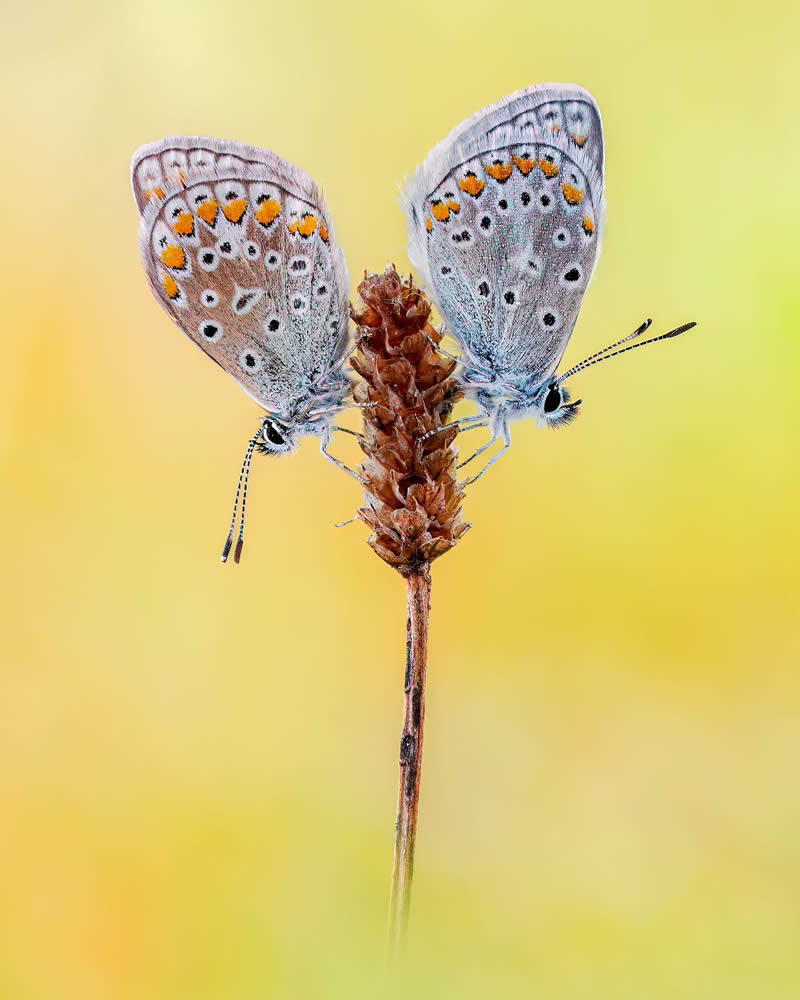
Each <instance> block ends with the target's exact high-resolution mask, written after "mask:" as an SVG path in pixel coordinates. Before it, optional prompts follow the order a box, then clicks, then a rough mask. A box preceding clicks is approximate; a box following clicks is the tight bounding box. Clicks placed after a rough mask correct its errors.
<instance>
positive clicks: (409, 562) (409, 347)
mask: <svg viewBox="0 0 800 1000" xmlns="http://www.w3.org/2000/svg"><path fill="white" fill-rule="evenodd" d="M358 293H359V295H360V296H361V300H362V301H363V303H364V309H363V311H362V312H360V313H358V312H354V313H353V318H354V320H355V321H356V323H358V341H357V349H356V353H355V354H354V355H353V357H352V359H351V363H352V366H353V368H354V369H355V371H356V372H357V373H358V374H359V375H360V376H361V378H362V379H363V381H362V382H359V384H358V385H357V386H356V389H355V397H356V399H357V401H358V402H361V403H367V402H369V403H377V404H378V405H377V406H375V407H371V408H369V409H365V410H364V411H363V412H364V430H363V442H362V448H363V450H364V454H365V455H366V458H365V460H364V463H363V465H362V466H361V476H362V478H363V481H364V494H365V504H364V506H363V507H362V508H361V509H360V510H359V512H358V516H359V517H360V518H361V520H362V521H364V522H365V523H366V524H368V525H369V527H370V528H372V531H373V533H372V535H370V537H369V539H368V542H369V544H370V545H371V546H372V548H373V549H374V550H375V551H376V552H377V554H378V555H379V556H380V557H381V559H383V560H385V561H386V562H387V563H389V565H390V566H394V567H395V569H397V570H398V572H400V573H402V574H403V575H407V574H408V573H410V572H413V571H415V570H417V569H419V568H420V567H421V566H422V565H423V564H425V563H430V562H432V561H433V560H434V559H436V558H437V557H438V556H441V555H444V553H445V552H448V551H449V550H450V549H452V548H453V546H454V545H455V544H456V543H457V542H458V540H459V539H460V538H461V536H462V535H463V534H464V533H465V532H466V531H467V530H468V529H469V527H470V526H469V524H466V523H465V522H464V521H463V520H462V513H461V502H462V500H463V498H464V494H463V491H462V490H461V488H460V487H459V485H458V479H457V476H456V461H457V457H458V452H457V451H456V449H455V447H454V446H453V442H454V440H455V437H456V434H457V433H458V432H457V430H455V429H454V430H449V431H445V432H443V433H441V434H435V435H433V436H432V437H429V438H427V439H426V440H424V441H423V440H422V438H423V437H424V436H425V435H426V434H427V433H428V432H429V431H432V430H436V429H437V428H439V427H443V426H444V425H445V424H446V423H447V421H448V418H449V416H450V412H451V411H452V409H453V405H454V404H455V403H456V401H457V400H458V398H459V393H460V389H459V384H458V380H457V379H456V378H454V377H453V370H454V368H455V366H456V363H455V362H454V361H452V360H450V359H448V358H445V357H443V356H442V355H440V354H439V353H438V351H436V350H435V348H434V347H433V346H432V344H431V341H433V343H434V344H438V342H439V340H440V339H441V335H440V334H439V332H438V331H437V330H436V329H435V328H434V327H433V326H432V325H431V324H430V323H429V322H428V318H429V316H430V311H431V307H430V305H429V304H428V302H427V300H426V299H425V296H424V295H423V294H422V292H421V291H420V289H419V288H416V287H415V286H414V284H413V281H412V280H411V279H409V280H407V281H402V280H401V278H400V275H399V274H398V273H397V271H396V270H395V269H394V267H388V268H387V269H386V271H385V272H384V273H383V274H380V275H377V274H374V275H370V276H365V278H364V280H363V281H362V282H361V285H360V286H359V289H358Z"/></svg>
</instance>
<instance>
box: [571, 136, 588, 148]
mask: <svg viewBox="0 0 800 1000" xmlns="http://www.w3.org/2000/svg"><path fill="white" fill-rule="evenodd" d="M571 138H572V141H573V142H574V143H575V145H576V146H585V145H586V140H587V139H588V138H589V136H588V135H573V136H572V137H571Z"/></svg>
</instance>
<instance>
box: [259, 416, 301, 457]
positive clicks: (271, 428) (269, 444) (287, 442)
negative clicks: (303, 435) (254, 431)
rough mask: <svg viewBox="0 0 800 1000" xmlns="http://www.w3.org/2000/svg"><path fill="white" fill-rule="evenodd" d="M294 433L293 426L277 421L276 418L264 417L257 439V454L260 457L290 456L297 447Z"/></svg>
mask: <svg viewBox="0 0 800 1000" xmlns="http://www.w3.org/2000/svg"><path fill="white" fill-rule="evenodd" d="M295 431H296V427H295V426H294V424H290V423H287V422H285V421H283V420H278V419H277V418H276V417H266V418H265V420H264V423H263V424H262V425H261V432H260V434H259V438H258V445H257V447H258V450H259V452H260V453H261V454H262V455H288V454H290V453H291V452H293V451H294V450H295V448H296V447H297V436H296V434H295Z"/></svg>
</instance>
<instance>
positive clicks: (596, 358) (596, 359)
mask: <svg viewBox="0 0 800 1000" xmlns="http://www.w3.org/2000/svg"><path fill="white" fill-rule="evenodd" d="M649 325H650V321H649V320H648V321H647V323H646V324H644V325H643V326H642V327H640V328H639V329H638V330H636V331H635V332H634V333H632V334H630V335H629V336H627V337H625V338H624V339H623V340H621V341H619V344H624V343H625V341H627V340H632V339H633V338H634V337H638V336H640V334H641V333H643V332H644V330H646V329H647V327H648V326H649ZM695 326H697V323H684V324H683V326H677V327H675V329H674V330H670V331H669V333H662V334H659V336H658V337H650V338H649V340H642V341H640V342H639V343H638V344H631V345H630V347H623V348H622V350H621V351H614V350H612V348H614V347H618V346H619V344H611V345H610V346H609V347H607V348H606V349H605V350H604V351H598V352H597V354H593V355H592V356H591V357H589V358H586V360H585V361H581V362H580V364H577V365H575V366H574V367H573V368H570V370H569V371H568V372H564V374H563V375H559V377H558V382H559V383H560V382H563V381H564V379H567V378H569V377H570V375H575V374H576V372H580V371H583V370H584V369H585V368H591V367H592V365H597V364H599V363H600V362H601V361H608V360H609V358H615V357H616V356H617V355H618V354H625V353H627V352H628V351H635V350H636V348H637V347H646V346H647V345H648V344H656V343H658V341H659V340H667V339H669V338H670V337H679V336H680V335H681V334H682V333H686V332H687V331H688V330H691V329H693V328H694V327H695ZM608 351H611V353H610V354H609V353H607V352H608Z"/></svg>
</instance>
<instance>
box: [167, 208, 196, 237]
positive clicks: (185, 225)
mask: <svg viewBox="0 0 800 1000" xmlns="http://www.w3.org/2000/svg"><path fill="white" fill-rule="evenodd" d="M172 228H173V230H174V231H175V232H176V233H177V234H178V236H194V216H193V215H192V213H191V212H181V214H180V215H179V216H178V218H177V221H176V222H175V225H174V226H173V227H172Z"/></svg>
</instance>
